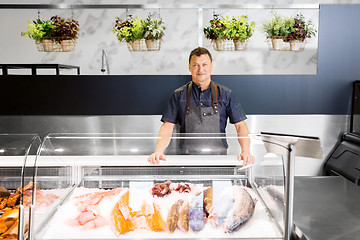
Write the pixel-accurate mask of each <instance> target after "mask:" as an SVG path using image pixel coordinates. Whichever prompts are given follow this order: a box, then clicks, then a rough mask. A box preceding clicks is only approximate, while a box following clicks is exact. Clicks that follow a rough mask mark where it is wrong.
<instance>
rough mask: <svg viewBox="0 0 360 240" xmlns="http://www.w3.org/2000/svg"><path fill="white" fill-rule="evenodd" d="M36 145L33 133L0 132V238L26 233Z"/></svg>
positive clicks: (35, 136) (30, 203)
mask: <svg viewBox="0 0 360 240" xmlns="http://www.w3.org/2000/svg"><path fill="white" fill-rule="evenodd" d="M40 144H41V140H40V138H39V136H38V135H35V134H0V239H23V238H24V237H26V236H27V235H28V229H29V215H30V214H29V211H30V206H31V205H32V192H33V182H34V179H33V177H34V171H33V170H34V163H35V159H36V156H37V151H38V150H39V147H40Z"/></svg>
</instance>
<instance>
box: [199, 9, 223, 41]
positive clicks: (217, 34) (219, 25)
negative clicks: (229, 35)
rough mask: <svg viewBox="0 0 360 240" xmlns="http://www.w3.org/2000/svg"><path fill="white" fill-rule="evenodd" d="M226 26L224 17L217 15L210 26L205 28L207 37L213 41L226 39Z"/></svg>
mask: <svg viewBox="0 0 360 240" xmlns="http://www.w3.org/2000/svg"><path fill="white" fill-rule="evenodd" d="M226 25H227V21H226V19H225V18H224V17H222V16H221V15H220V16H217V15H215V16H214V19H211V20H210V26H208V27H205V28H203V32H204V34H205V37H206V38H207V39H210V40H213V41H215V40H223V39H226V32H224V31H225V29H226Z"/></svg>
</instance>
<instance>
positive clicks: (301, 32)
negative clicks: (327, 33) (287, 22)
mask: <svg viewBox="0 0 360 240" xmlns="http://www.w3.org/2000/svg"><path fill="white" fill-rule="evenodd" d="M288 30H289V33H288V35H287V36H286V40H287V41H291V40H299V41H301V42H302V41H304V40H305V39H306V38H311V37H312V36H315V33H316V29H315V27H314V25H313V24H312V22H311V20H309V21H308V22H306V21H305V18H304V16H303V15H302V14H301V13H298V14H297V15H296V17H294V18H293V24H292V25H291V26H289V28H288Z"/></svg>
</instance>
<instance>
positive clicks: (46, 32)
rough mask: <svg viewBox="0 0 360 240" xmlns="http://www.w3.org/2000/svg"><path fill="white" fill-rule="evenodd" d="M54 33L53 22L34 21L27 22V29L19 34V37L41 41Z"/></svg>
mask: <svg viewBox="0 0 360 240" xmlns="http://www.w3.org/2000/svg"><path fill="white" fill-rule="evenodd" d="M53 33H54V22H53V21H51V20H47V21H43V20H41V19H36V20H34V21H32V20H29V22H28V29H27V31H25V32H21V36H23V37H25V36H28V37H29V38H31V39H34V40H36V41H39V42H40V41H41V40H42V39H43V38H50V37H52V35H53Z"/></svg>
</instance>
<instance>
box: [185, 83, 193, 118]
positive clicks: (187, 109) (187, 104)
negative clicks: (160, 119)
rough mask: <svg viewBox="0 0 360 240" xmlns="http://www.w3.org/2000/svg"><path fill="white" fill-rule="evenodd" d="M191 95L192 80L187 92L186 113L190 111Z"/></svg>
mask: <svg viewBox="0 0 360 240" xmlns="http://www.w3.org/2000/svg"><path fill="white" fill-rule="evenodd" d="M191 96H192V81H191V82H190V84H189V86H188V89H187V94H186V108H185V113H186V114H189V113H190V106H191Z"/></svg>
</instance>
